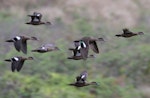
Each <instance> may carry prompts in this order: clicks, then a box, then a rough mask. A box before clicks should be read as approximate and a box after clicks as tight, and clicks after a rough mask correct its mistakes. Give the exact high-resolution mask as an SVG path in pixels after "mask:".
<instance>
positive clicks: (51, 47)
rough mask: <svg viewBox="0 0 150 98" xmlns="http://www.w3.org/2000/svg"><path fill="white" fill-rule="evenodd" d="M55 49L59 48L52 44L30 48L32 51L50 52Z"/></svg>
mask: <svg viewBox="0 0 150 98" xmlns="http://www.w3.org/2000/svg"><path fill="white" fill-rule="evenodd" d="M55 50H59V48H58V47H57V46H55V45H54V44H45V45H42V46H41V47H39V48H37V49H34V50H32V52H38V53H45V52H51V51H55Z"/></svg>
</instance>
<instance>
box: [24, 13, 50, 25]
mask: <svg viewBox="0 0 150 98" xmlns="http://www.w3.org/2000/svg"><path fill="white" fill-rule="evenodd" d="M28 16H29V17H31V21H30V22H27V23H26V24H30V25H42V24H47V25H51V22H42V21H41V19H42V14H41V13H38V12H34V13H33V15H28Z"/></svg>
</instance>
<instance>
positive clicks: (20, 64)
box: [17, 60, 24, 72]
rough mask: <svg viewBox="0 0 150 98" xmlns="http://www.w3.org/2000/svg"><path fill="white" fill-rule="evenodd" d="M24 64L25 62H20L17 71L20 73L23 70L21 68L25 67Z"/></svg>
mask: <svg viewBox="0 0 150 98" xmlns="http://www.w3.org/2000/svg"><path fill="white" fill-rule="evenodd" d="M23 64H24V61H23V60H21V61H19V63H18V66H17V71H18V72H19V71H20V70H21V68H22V67H23Z"/></svg>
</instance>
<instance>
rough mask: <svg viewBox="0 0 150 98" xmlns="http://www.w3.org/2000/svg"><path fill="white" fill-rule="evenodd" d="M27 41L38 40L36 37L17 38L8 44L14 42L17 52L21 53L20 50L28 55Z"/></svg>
mask: <svg viewBox="0 0 150 98" xmlns="http://www.w3.org/2000/svg"><path fill="white" fill-rule="evenodd" d="M27 40H38V39H37V38H36V37H31V38H29V37H25V36H15V37H14V38H12V39H10V40H6V42H13V43H14V46H15V48H16V50H17V51H18V52H20V50H21V51H22V52H23V53H24V54H27Z"/></svg>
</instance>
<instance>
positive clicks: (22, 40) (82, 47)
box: [5, 12, 144, 87]
mask: <svg viewBox="0 0 150 98" xmlns="http://www.w3.org/2000/svg"><path fill="white" fill-rule="evenodd" d="M28 16H29V17H30V18H31V21H30V22H27V23H26V24H28V25H43V24H46V25H51V22H43V21H41V19H42V14H41V13H37V12H34V13H33V14H32V15H28ZM122 31H123V33H122V34H117V35H115V36H117V37H125V38H129V37H132V36H136V35H143V34H144V33H143V32H138V33H134V32H131V31H130V30H129V29H127V28H125V29H123V30H122ZM27 40H35V41H37V40H38V39H37V38H36V37H26V36H15V37H14V38H12V39H9V40H6V42H10V43H13V44H14V47H15V49H16V50H17V51H18V52H20V51H22V52H23V53H24V54H27ZM97 41H104V39H103V38H92V37H83V38H81V39H78V40H75V41H74V46H75V48H69V50H70V51H72V52H73V56H71V57H68V59H73V60H81V59H83V60H86V59H87V58H94V57H95V56H94V55H89V54H88V53H89V49H92V50H93V52H95V53H96V54H98V53H99V49H98V45H97ZM55 50H59V48H58V47H57V46H55V45H54V44H44V45H42V46H40V47H39V48H37V49H34V50H31V51H32V52H38V53H46V52H50V51H55ZM26 60H33V57H27V58H26V57H21V56H16V57H12V58H10V59H5V61H7V62H11V70H12V72H15V71H18V72H19V71H20V70H21V69H22V67H23V64H24V62H25V61H26ZM86 78H87V72H86V71H83V72H82V73H81V74H80V75H79V76H77V77H76V81H75V82H74V83H71V84H69V85H70V86H75V87H84V86H88V85H98V84H97V83H96V82H89V83H88V82H86Z"/></svg>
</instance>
